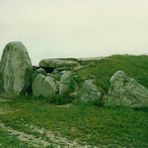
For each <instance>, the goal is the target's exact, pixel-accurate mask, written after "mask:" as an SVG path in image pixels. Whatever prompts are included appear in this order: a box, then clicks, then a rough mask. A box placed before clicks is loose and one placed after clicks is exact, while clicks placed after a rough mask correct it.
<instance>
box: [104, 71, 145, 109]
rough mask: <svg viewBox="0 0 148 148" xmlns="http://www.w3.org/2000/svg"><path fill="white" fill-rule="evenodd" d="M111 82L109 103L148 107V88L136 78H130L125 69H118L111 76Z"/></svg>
mask: <svg viewBox="0 0 148 148" xmlns="http://www.w3.org/2000/svg"><path fill="white" fill-rule="evenodd" d="M110 83H111V87H110V89H109V93H108V94H109V97H108V99H107V102H106V104H107V105H114V106H127V107H133V108H144V107H148V89H146V88H145V87H144V86H142V85H141V84H139V83H138V82H137V81H136V80H134V79H131V78H129V77H128V76H127V75H126V74H125V73H124V72H123V71H117V72H116V73H115V74H114V75H113V76H112V77H111V79H110Z"/></svg>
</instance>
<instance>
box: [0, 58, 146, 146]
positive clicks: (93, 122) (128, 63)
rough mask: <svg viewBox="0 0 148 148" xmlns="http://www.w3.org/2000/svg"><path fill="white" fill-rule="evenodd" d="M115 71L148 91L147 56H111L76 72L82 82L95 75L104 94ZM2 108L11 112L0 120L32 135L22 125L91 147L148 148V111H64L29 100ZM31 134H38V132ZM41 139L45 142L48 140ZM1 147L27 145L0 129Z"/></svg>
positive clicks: (80, 108) (84, 108)
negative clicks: (131, 78)
mask: <svg viewBox="0 0 148 148" xmlns="http://www.w3.org/2000/svg"><path fill="white" fill-rule="evenodd" d="M86 63H87V62H85V64H86ZM85 64H84V65H85ZM117 70H123V71H125V72H126V73H127V75H128V76H130V77H133V78H135V79H136V80H137V81H138V82H140V83H141V84H143V85H144V86H145V87H147V88H148V56H112V57H109V58H107V59H103V60H101V61H91V62H89V63H88V65H87V67H86V68H84V69H81V70H80V71H79V72H78V73H79V75H80V76H81V78H82V79H86V78H90V77H91V75H92V74H93V75H95V76H96V79H97V84H98V85H99V86H100V87H102V88H103V91H104V92H107V90H108V88H109V79H110V77H111V76H112V74H113V73H114V72H116V71H117ZM4 107H5V108H6V109H7V108H8V109H9V110H11V111H13V112H10V113H9V112H8V113H7V114H5V115H0V120H1V121H2V122H3V123H5V124H6V125H8V126H10V127H12V128H14V129H17V130H20V131H25V132H26V133H33V132H32V131H30V130H28V129H27V128H26V127H25V126H24V125H25V124H29V125H35V126H37V127H44V128H46V129H50V130H53V131H54V130H55V131H60V133H61V135H62V136H63V137H68V138H69V139H77V138H78V139H79V141H86V142H87V143H88V144H91V145H99V144H101V145H106V146H107V145H108V144H116V147H117V145H120V146H126V147H130V146H133V147H138V148H139V147H140V148H145V147H148V142H147V141H148V133H147V131H148V125H147V123H148V118H147V116H148V113H147V110H133V109H129V108H101V107H100V108H97V107H93V106H87V105H84V104H79V105H72V106H70V107H68V108H67V107H59V106H55V105H50V104H48V103H47V102H46V101H43V100H35V99H30V98H28V99H24V98H19V99H16V100H14V101H13V102H7V103H6V102H1V103H0V108H4ZM33 134H35V135H37V133H33ZM43 138H46V139H47V137H43ZM15 139H16V140H15ZM2 141H3V142H2ZM0 144H1V146H2V147H6V145H8V146H9V145H11V146H12V147H19V146H20V145H24V146H26V143H22V142H20V141H19V140H17V138H16V137H15V136H13V137H11V136H10V134H9V133H7V132H6V131H3V130H0ZM18 145H19V146H18ZM113 147H114V146H113Z"/></svg>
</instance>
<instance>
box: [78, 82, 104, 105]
mask: <svg viewBox="0 0 148 148" xmlns="http://www.w3.org/2000/svg"><path fill="white" fill-rule="evenodd" d="M79 98H80V101H82V102H85V103H91V104H99V103H100V102H101V93H100V91H99V90H98V88H97V86H96V85H95V83H94V80H85V81H84V82H83V84H82V88H81V89H80V92H79Z"/></svg>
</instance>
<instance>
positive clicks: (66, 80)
mask: <svg viewBox="0 0 148 148" xmlns="http://www.w3.org/2000/svg"><path fill="white" fill-rule="evenodd" d="M73 85H75V84H74V80H73V77H72V72H71V71H64V72H63V75H62V77H61V80H60V83H59V94H60V95H65V94H67V95H68V94H69V93H70V92H71V89H72V87H73Z"/></svg>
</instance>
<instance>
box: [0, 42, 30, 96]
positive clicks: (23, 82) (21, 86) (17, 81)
mask: <svg viewBox="0 0 148 148" xmlns="http://www.w3.org/2000/svg"><path fill="white" fill-rule="evenodd" d="M31 74H32V64H31V60H30V57H29V55H28V52H27V50H26V48H25V46H24V45H23V44H22V43H21V42H10V43H8V44H7V45H6V46H5V48H4V51H3V54H2V59H1V66H0V76H1V82H0V83H1V84H0V85H1V89H2V90H1V95H3V96H6V97H14V96H19V95H20V94H23V93H26V91H27V88H28V87H29V85H30V79H31Z"/></svg>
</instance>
